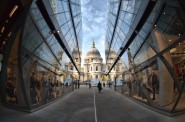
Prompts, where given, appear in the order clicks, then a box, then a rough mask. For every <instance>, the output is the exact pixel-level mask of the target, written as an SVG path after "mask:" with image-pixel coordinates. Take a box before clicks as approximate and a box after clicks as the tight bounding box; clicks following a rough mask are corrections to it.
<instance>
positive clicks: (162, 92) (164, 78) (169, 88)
mask: <svg viewBox="0 0 185 122" xmlns="http://www.w3.org/2000/svg"><path fill="white" fill-rule="evenodd" d="M153 34H154V35H153V36H154V38H155V39H156V41H157V43H158V48H159V50H160V51H161V50H162V49H164V48H165V47H166V46H167V44H166V43H165V41H164V39H163V35H162V34H161V33H160V32H157V31H155V32H154V33H153ZM163 56H164V57H165V59H166V60H167V61H168V63H169V64H170V65H171V66H172V59H171V57H170V53H169V52H168V53H165V54H164V55H163ZM157 62H158V69H159V103H158V104H159V105H160V106H164V105H168V104H170V103H172V100H173V84H174V83H173V79H172V76H171V75H170V73H169V72H168V70H167V68H166V67H165V65H164V64H163V62H162V61H161V60H160V59H159V58H158V59H157Z"/></svg>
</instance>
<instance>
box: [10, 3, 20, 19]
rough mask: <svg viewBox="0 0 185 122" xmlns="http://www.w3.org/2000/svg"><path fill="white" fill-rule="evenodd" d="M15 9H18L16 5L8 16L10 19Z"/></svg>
mask: <svg viewBox="0 0 185 122" xmlns="http://www.w3.org/2000/svg"><path fill="white" fill-rule="evenodd" d="M17 8H18V5H15V6H14V7H13V9H12V10H11V12H10V14H9V17H12V15H13V14H14V13H15V11H16V10H17Z"/></svg>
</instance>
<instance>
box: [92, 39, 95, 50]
mask: <svg viewBox="0 0 185 122" xmlns="http://www.w3.org/2000/svg"><path fill="white" fill-rule="evenodd" d="M92 47H93V48H95V43H94V39H93V44H92Z"/></svg>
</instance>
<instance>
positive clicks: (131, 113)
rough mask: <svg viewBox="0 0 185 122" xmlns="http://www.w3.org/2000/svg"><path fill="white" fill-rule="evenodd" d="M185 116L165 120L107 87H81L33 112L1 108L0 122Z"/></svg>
mask: <svg viewBox="0 0 185 122" xmlns="http://www.w3.org/2000/svg"><path fill="white" fill-rule="evenodd" d="M184 120H185V115H181V116H176V117H167V116H164V115H161V114H159V113H156V112H154V111H152V110H149V109H147V108H145V107H143V106H141V105H139V104H137V103H135V102H133V101H131V100H129V99H127V98H125V97H124V96H122V95H120V94H119V93H116V92H114V91H112V90H110V89H108V88H104V89H103V91H102V93H98V91H97V88H91V89H88V88H87V87H81V88H80V90H76V91H74V92H72V93H70V94H69V95H67V96H65V97H64V98H63V99H61V100H59V101H57V102H55V103H53V104H52V105H49V106H47V107H45V108H43V109H41V110H39V111H36V112H34V113H24V112H20V111H15V110H11V109H7V108H4V107H0V122H184Z"/></svg>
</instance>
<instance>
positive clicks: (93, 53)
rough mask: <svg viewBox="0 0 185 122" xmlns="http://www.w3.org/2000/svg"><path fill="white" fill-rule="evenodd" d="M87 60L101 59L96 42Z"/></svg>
mask: <svg viewBox="0 0 185 122" xmlns="http://www.w3.org/2000/svg"><path fill="white" fill-rule="evenodd" d="M87 58H101V55H100V52H99V50H98V49H96V47H95V44H94V41H93V44H92V47H91V48H90V50H89V51H88V53H87V55H86V59H87Z"/></svg>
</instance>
